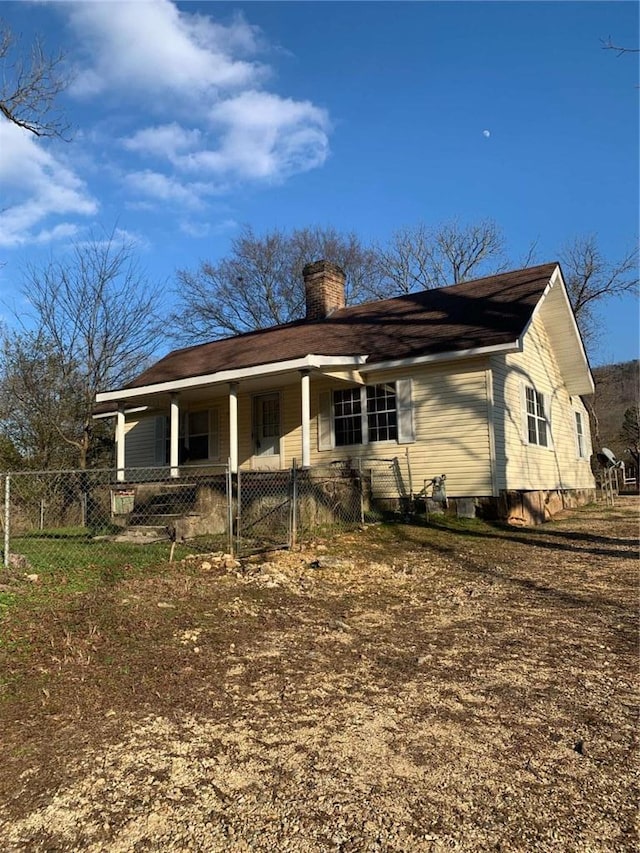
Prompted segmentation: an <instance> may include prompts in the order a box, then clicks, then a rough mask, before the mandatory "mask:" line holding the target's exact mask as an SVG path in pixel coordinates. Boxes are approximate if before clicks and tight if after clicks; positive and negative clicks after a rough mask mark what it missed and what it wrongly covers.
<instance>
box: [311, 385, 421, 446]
mask: <svg viewBox="0 0 640 853" xmlns="http://www.w3.org/2000/svg"><path fill="white" fill-rule="evenodd" d="M378 441H397V442H399V443H407V442H412V441H414V435H413V413H412V403H411V380H410V379H399V380H397V381H396V382H387V383H381V384H378V385H366V386H365V385H361V386H359V387H357V388H341V389H339V390H335V391H333V392H323V394H321V399H320V428H319V445H320V447H319V449H320V450H327V449H329V448H331V447H351V446H354V445H365V444H371V443H374V442H378Z"/></svg>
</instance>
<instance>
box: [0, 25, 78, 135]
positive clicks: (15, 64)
mask: <svg viewBox="0 0 640 853" xmlns="http://www.w3.org/2000/svg"><path fill="white" fill-rule="evenodd" d="M64 62H65V57H64V54H62V53H57V54H53V55H47V54H46V53H45V50H44V48H43V45H42V42H41V41H40V39H36V40H35V42H34V43H33V44H32V46H31V49H30V52H29V56H28V59H27V58H25V56H24V53H23V51H22V50H21V49H20V47H19V45H18V44H17V42H16V39H15V38H14V36H13V34H12V32H11V30H10V29H9V28H8V27H7V26H6V24H4V23H3V22H2V21H0V115H3V116H4V117H5V118H6V119H7V120H8V121H10V122H13V124H15V125H17V126H18V127H21V128H23V129H24V130H27V131H28V132H29V133H33V134H34V135H35V136H44V137H46V136H49V137H53V136H57V137H61V138H64V137H65V134H66V132H67V131H68V129H69V125H68V124H67V122H66V121H65V120H64V118H63V116H62V114H61V112H60V110H59V109H58V106H57V103H58V96H59V95H60V94H61V92H63V91H64V90H65V89H66V87H67V85H68V83H69V77H68V75H67V73H66V72H65V68H64Z"/></svg>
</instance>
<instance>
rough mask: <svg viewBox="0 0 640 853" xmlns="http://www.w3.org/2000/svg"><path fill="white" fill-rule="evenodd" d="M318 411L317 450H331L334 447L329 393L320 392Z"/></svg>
mask: <svg viewBox="0 0 640 853" xmlns="http://www.w3.org/2000/svg"><path fill="white" fill-rule="evenodd" d="M319 404H320V407H319V411H318V450H332V449H333V447H334V446H335V442H334V435H333V419H332V417H331V391H321V392H320V395H319Z"/></svg>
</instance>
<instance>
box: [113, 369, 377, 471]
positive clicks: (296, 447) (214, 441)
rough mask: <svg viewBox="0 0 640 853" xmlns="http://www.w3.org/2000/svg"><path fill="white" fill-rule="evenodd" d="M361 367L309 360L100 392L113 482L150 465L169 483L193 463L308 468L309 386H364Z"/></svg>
mask: <svg viewBox="0 0 640 853" xmlns="http://www.w3.org/2000/svg"><path fill="white" fill-rule="evenodd" d="M365 362H366V356H321V355H308V356H305V357H303V358H298V359H293V360H290V361H284V362H273V363H269V364H263V365H259V366H256V367H248V368H243V369H239V370H228V371H219V372H217V373H214V374H208V375H203V376H195V377H189V378H185V379H177V380H173V381H170V382H164V383H157V384H155V385H147V386H142V387H133V388H124V389H119V390H118V391H111V392H104V393H101V394H98V396H97V402H98V404H99V405H100V406H101V409H102V411H101V413H100V414H99V415H98V416H99V417H115V444H116V468H117V478H118V480H119V481H121V482H124V481H125V480H126V479H127V469H132V468H136V467H148V466H150V465H157V466H159V467H168V469H169V475H170V477H171V478H173V479H178V478H180V476H181V469H182V470H183V471H184V470H185V468H187V469H188V468H193V467H194V466H195V467H197V466H198V464H200V465H204V464H211V463H223V464H228V465H229V467H230V470H231V472H232V473H237V472H238V470H239V468H240V467H243V468H247V469H262V470H269V469H271V470H273V469H283V468H286V467H289V466H290V465H291V464H292V460H293V459H295V460H297V463H298V464H299V465H301V467H303V468H308V467H310V466H311V464H312V456H313V439H312V433H313V432H314V427H315V420H316V416H317V406H316V404H315V402H312V387H314V386H315V387H316V389H319V388H320V387H321V386H323V387H327V384H328V383H330V382H332V383H333V384H335V383H336V382H337V383H340V384H342V383H347V384H350V385H351V386H357V385H363V384H364V383H365V379H364V376H363V374H362V373H361V369H362V368H363V367H364V365H365ZM316 383H317V385H316ZM313 399H314V401H316V400H317V394H314V395H313ZM315 438H316V442H317V441H318V435H317V432H316V435H315Z"/></svg>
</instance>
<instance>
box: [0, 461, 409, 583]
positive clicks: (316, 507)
mask: <svg viewBox="0 0 640 853" xmlns="http://www.w3.org/2000/svg"><path fill="white" fill-rule="evenodd" d="M179 474H180V476H179V477H177V478H172V477H171V476H170V471H169V469H168V468H138V469H127V470H126V472H125V480H124V481H119V480H118V478H117V472H116V471H115V470H101V471H96V470H89V471H40V472H37V471H36V472H34V471H20V472H11V473H7V474H5V475H4V478H3V479H4V489H3V491H2V493H1V494H0V498H2V507H1V508H0V521H1V523H2V533H3V564H4V565H5V566H13V567H15V568H21V569H24V570H26V571H28V570H33V571H34V572H39V571H55V570H56V569H65V568H70V567H72V568H73V569H74V570H76V569H78V570H79V569H82V568H83V567H86V566H93V567H96V566H98V567H106V568H108V567H109V566H118V565H125V564H129V563H130V564H132V565H134V564H135V565H136V566H141V565H153V564H157V563H161V562H163V561H167V560H173V559H180V558H182V557H183V556H186V555H187V554H189V553H191V554H193V553H212V552H225V553H235V554H236V555H243V554H248V553H251V552H255V551H260V550H267V549H274V548H282V547H290V546H293V545H295V544H296V543H298V542H302V541H304V540H305V539H309V538H311V537H312V536H315V535H318V534H319V533H320V534H322V533H327V532H329V531H331V530H334V529H340V528H345V527H348V526H351V525H357V524H363V523H367V522H370V521H376V520H379V519H380V518H381V517H382V516H383V514H384V512H385V510H387V509H392V508H393V509H394V510H396V511H397V508H398V499H400V501H402V500H403V499H406V498H407V497H408V496H409V494H410V492H409V489H408V483H407V470H406V466H405V468H404V470H403V466H402V464H401V463H400V462H399V461H398V459H389V460H377V461H375V462H364V463H361V462H360V461H356V462H354V463H351V462H346V463H344V462H343V463H339V464H337V463H336V464H331V465H326V466H318V467H313V468H308V469H300V468H298V467H297V466H296V465H294V466H293V467H292V468H290V469H286V470H281V471H259V470H255V471H244V470H241V471H239V472H238V474H236V475H231V473H230V469H229V466H222V465H219V466H198V467H197V468H193V469H190V468H181V469H180V472H179Z"/></svg>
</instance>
